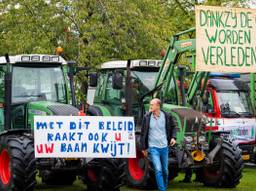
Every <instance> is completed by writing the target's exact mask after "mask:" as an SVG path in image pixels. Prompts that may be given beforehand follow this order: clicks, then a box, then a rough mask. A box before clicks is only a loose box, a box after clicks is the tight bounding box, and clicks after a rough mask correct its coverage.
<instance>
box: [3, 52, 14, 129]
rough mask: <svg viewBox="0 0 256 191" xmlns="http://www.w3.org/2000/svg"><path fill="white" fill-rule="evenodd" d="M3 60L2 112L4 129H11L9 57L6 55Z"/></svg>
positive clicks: (10, 73)
mask: <svg viewBox="0 0 256 191" xmlns="http://www.w3.org/2000/svg"><path fill="white" fill-rule="evenodd" d="M5 60H6V63H7V72H6V73H5V76H4V81H5V92H4V97H5V98H4V99H5V110H4V112H5V113H4V129H5V130H8V129H11V103H12V72H11V66H10V57H9V55H8V54H5Z"/></svg>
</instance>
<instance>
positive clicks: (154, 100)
mask: <svg viewBox="0 0 256 191" xmlns="http://www.w3.org/2000/svg"><path fill="white" fill-rule="evenodd" d="M151 101H153V102H156V103H157V104H158V105H160V106H161V104H162V102H161V100H160V99H159V98H154V99H152V100H151Z"/></svg>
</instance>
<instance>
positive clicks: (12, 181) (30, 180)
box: [0, 135, 36, 191]
mask: <svg viewBox="0 0 256 191" xmlns="http://www.w3.org/2000/svg"><path fill="white" fill-rule="evenodd" d="M35 184H36V160H35V157H34V144H33V140H32V139H31V138H29V137H27V136H24V135H2V136H1V137H0V190H5V191H11V190H15V191H30V190H34V189H35Z"/></svg>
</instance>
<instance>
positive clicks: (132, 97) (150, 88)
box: [87, 29, 243, 188]
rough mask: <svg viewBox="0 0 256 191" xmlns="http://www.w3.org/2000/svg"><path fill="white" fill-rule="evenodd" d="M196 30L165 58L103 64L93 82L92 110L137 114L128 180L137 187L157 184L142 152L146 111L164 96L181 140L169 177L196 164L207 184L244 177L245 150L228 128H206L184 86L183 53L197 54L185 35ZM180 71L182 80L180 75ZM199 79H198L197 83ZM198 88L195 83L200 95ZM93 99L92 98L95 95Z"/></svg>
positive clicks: (219, 184)
mask: <svg viewBox="0 0 256 191" xmlns="http://www.w3.org/2000/svg"><path fill="white" fill-rule="evenodd" d="M193 31H194V29H191V30H188V31H184V32H181V33H178V34H176V35H175V36H174V37H173V38H172V40H171V42H170V45H169V47H168V50H167V53H166V54H165V57H164V60H163V62H159V61H158V60H128V61H111V62H106V63H103V64H102V66H101V69H100V71H99V73H98V74H92V75H91V77H90V81H91V83H90V85H91V86H94V87H96V90H95V93H94V100H93V104H92V105H90V106H89V108H88V111H87V113H88V115H97V116H112V115H113V116H134V118H135V123H136V143H137V157H136V158H133V159H127V160H126V167H125V172H126V182H127V184H128V185H129V186H132V187H137V188H152V187H154V186H155V181H154V180H155V176H154V171H153V169H152V163H151V162H150V159H148V158H144V156H143V154H142V153H141V151H140V147H139V139H140V130H141V123H142V118H143V115H144V114H145V113H146V112H147V111H148V109H149V101H150V99H152V98H153V97H158V98H160V99H161V100H162V103H163V105H162V109H163V110H165V111H166V112H169V113H170V114H171V115H172V116H173V118H174V119H175V122H176V128H177V144H176V146H175V147H171V148H170V152H169V169H170V170H169V173H170V177H169V179H170V180H171V179H173V178H175V177H176V176H177V175H178V172H179V171H182V170H186V169H191V170H194V171H195V172H196V173H197V176H198V177H199V179H200V181H201V182H202V183H203V184H204V185H205V186H211V187H235V186H236V185H237V184H238V183H239V180H240V178H241V177H242V169H243V159H242V155H241V150H240V149H239V147H238V146H237V145H236V144H234V143H233V141H232V140H231V139H229V136H228V135H227V134H226V133H225V132H220V131H218V132H213V131H208V132H206V131H205V127H206V124H207V123H208V120H207V118H206V116H204V115H203V114H202V113H201V112H199V111H196V110H194V109H192V107H193V105H192V104H191V105H190V104H189V103H188V102H187V101H186V96H185V91H184V84H183V82H184V79H183V76H184V73H185V71H184V67H178V65H180V64H183V63H182V60H183V59H182V58H183V57H184V55H186V54H190V55H192V58H193V59H194V55H195V39H191V38H189V39H186V40H179V37H180V36H183V35H185V34H191V33H192V32H193ZM177 69H178V70H179V71H180V74H179V77H180V80H179V81H180V84H177V80H176V78H175V76H176V75H175V72H176V70H177ZM194 83H195V82H194ZM198 87H201V83H199V81H198V84H195V87H193V88H192V90H193V91H192V92H193V94H194V95H192V94H190V98H192V97H197V93H198ZM90 100H92V99H90Z"/></svg>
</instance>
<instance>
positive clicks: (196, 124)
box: [171, 108, 206, 132]
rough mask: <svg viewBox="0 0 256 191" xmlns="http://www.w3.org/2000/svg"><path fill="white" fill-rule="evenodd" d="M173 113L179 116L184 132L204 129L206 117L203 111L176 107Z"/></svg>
mask: <svg viewBox="0 0 256 191" xmlns="http://www.w3.org/2000/svg"><path fill="white" fill-rule="evenodd" d="M171 112H172V114H174V115H176V116H178V117H179V120H180V122H181V124H182V129H183V131H184V132H195V131H203V130H204V129H203V128H204V126H205V124H206V117H205V116H204V115H203V113H201V112H198V111H196V110H194V109H191V108H175V109H172V110H171Z"/></svg>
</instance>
